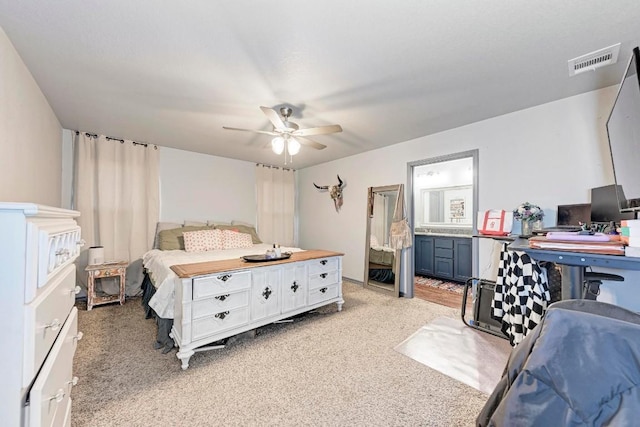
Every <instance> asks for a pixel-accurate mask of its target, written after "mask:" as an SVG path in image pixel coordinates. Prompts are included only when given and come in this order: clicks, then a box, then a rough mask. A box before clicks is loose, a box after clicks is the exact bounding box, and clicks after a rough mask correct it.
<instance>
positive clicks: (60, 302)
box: [0, 203, 82, 427]
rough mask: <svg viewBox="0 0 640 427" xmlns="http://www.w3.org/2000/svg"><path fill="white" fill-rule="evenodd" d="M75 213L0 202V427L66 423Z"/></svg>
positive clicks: (73, 324)
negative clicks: (0, 341)
mask: <svg viewBox="0 0 640 427" xmlns="http://www.w3.org/2000/svg"><path fill="white" fill-rule="evenodd" d="M79 215H80V214H79V212H76V211H70V210H65V209H59V208H52V207H48V206H42V205H36V204H31V203H0V236H2V245H0V277H1V278H2V283H1V285H0V322H2V324H3V325H7V326H8V327H7V328H6V329H5V334H4V335H5V336H4V339H3V342H4V347H3V348H4V351H3V352H2V354H1V356H0V358H1V359H0V378H2V384H0V414H2V425H7V426H20V427H26V426H34V427H40V426H67V425H70V423H71V418H70V413H71V398H70V394H71V388H72V387H73V385H74V384H75V383H76V381H77V379H76V378H74V377H73V375H72V367H73V356H74V354H75V350H76V347H77V343H78V340H79V339H80V338H81V337H82V334H81V333H79V332H78V331H77V309H76V308H75V307H74V306H73V305H74V302H75V295H76V293H77V292H78V291H79V288H78V287H76V270H75V266H74V264H73V261H74V260H75V259H76V258H77V257H78V254H79V253H80V247H81V245H82V242H81V240H80V228H79V227H78V225H77V223H76V221H75V219H74V218H76V217H78V216H79Z"/></svg>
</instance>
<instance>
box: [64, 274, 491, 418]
mask: <svg viewBox="0 0 640 427" xmlns="http://www.w3.org/2000/svg"><path fill="white" fill-rule="evenodd" d="M344 298H345V304H344V308H343V311H342V312H337V311H336V306H335V304H332V305H331V306H328V307H325V308H323V309H321V310H320V311H319V312H318V313H315V314H309V315H306V316H304V317H301V318H298V319H296V321H295V322H293V323H282V324H277V325H269V326H266V327H264V328H261V329H260V330H259V333H258V334H257V336H256V337H255V338H252V337H251V336H249V334H243V335H241V336H239V337H237V339H235V340H232V342H230V343H229V345H227V347H226V348H224V349H222V350H213V351H208V352H201V353H196V354H195V355H194V356H193V357H192V358H191V361H190V367H189V369H188V370H186V371H182V370H181V369H180V362H179V360H178V359H177V358H176V357H175V351H172V352H170V353H169V354H165V355H163V354H161V353H160V351H156V350H153V342H154V339H155V331H156V328H155V324H154V322H153V321H152V320H145V319H144V313H143V310H142V308H141V306H140V299H129V300H127V302H126V304H125V305H124V306H120V305H108V306H100V307H96V308H94V309H93V310H92V311H89V312H88V311H85V310H84V308H83V307H79V308H80V310H81V311H80V313H79V330H80V331H83V332H84V338H83V339H82V340H81V341H80V342H79V346H78V351H77V353H76V358H75V361H74V375H76V376H78V377H79V379H80V381H79V383H78V385H77V386H75V387H74V388H73V392H72V398H73V411H72V425H73V426H145V427H146V426H148V425H156V426H210V425H228V426H317V425H324V426H339V425H357V426H360V425H362V426H365V425H366V426H473V425H474V420H475V417H476V416H477V414H478V413H479V411H480V409H481V408H482V406H483V405H484V402H485V401H486V399H487V395H486V394H484V393H482V392H480V391H478V390H476V389H474V388H472V387H469V386H468V385H465V384H463V383H461V382H459V381H456V380H455V379H453V378H451V377H449V376H447V375H445V374H443V373H441V372H438V371H436V370H434V369H431V368H429V367H427V366H425V365H424V364H422V363H419V362H417V361H415V360H413V359H411V358H408V357H406V356H404V355H402V354H400V353H398V352H396V351H395V350H394V347H395V346H397V345H398V344H399V343H401V342H402V341H404V340H405V339H406V338H407V337H409V336H410V335H411V334H413V333H414V332H415V331H416V330H417V329H418V328H420V327H421V326H423V325H425V324H426V323H429V322H431V321H433V320H434V319H436V318H437V317H440V316H445V317H449V318H452V319H459V315H460V310H459V309H453V308H447V307H443V306H439V305H436V304H432V303H429V302H427V301H423V300H420V299H417V298H413V299H405V298H391V297H388V296H386V295H384V294H380V293H377V292H373V291H370V290H365V289H363V288H362V287H361V286H358V285H356V284H352V283H348V282H345V283H344Z"/></svg>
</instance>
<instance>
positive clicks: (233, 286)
mask: <svg viewBox="0 0 640 427" xmlns="http://www.w3.org/2000/svg"><path fill="white" fill-rule="evenodd" d="M250 287H251V272H249V271H240V272H235V273H220V274H212V275H210V276H207V277H199V278H197V279H193V299H194V300H197V299H202V298H208V297H211V296H214V295H220V294H226V293H229V292H234V291H240V290H243V289H249V288H250Z"/></svg>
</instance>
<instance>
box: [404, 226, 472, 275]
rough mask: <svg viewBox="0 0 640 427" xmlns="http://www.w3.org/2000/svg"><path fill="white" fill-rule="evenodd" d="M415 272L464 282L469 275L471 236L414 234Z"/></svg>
mask: <svg viewBox="0 0 640 427" xmlns="http://www.w3.org/2000/svg"><path fill="white" fill-rule="evenodd" d="M414 254H415V273H416V274H419V275H423V276H429V277H435V278H438V279H444V280H451V281H455V282H464V281H466V280H467V279H468V278H469V277H471V260H472V257H471V254H472V251H471V238H470V237H449V236H437V235H416V236H415V251H414Z"/></svg>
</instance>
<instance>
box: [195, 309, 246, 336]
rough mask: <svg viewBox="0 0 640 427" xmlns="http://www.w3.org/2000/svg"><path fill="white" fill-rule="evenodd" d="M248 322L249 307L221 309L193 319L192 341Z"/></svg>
mask: <svg viewBox="0 0 640 427" xmlns="http://www.w3.org/2000/svg"><path fill="white" fill-rule="evenodd" d="M247 323H249V307H248V306H246V307H241V308H236V309H234V310H221V311H219V312H218V313H216V314H215V315H213V316H209V317H205V318H202V319H197V320H194V321H193V328H192V337H191V340H192V341H196V340H199V339H201V338H206V337H208V336H210V335H215V334H217V333H219V332H222V331H225V330H227V329H231V328H235V327H237V326H242V325H245V324H247Z"/></svg>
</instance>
